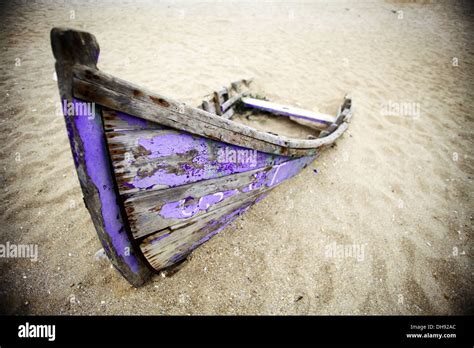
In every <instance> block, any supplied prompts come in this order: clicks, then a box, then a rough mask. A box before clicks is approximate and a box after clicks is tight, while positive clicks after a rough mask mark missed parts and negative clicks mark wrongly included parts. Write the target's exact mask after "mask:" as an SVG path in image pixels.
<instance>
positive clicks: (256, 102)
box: [242, 97, 336, 124]
mask: <svg viewBox="0 0 474 348" xmlns="http://www.w3.org/2000/svg"><path fill="white" fill-rule="evenodd" d="M242 102H243V103H244V105H245V106H248V107H251V108H255V109H259V110H264V111H268V112H271V113H273V114H277V115H281V116H291V117H294V118H301V119H303V120H306V121H312V122H318V123H326V124H327V123H334V122H335V121H336V119H335V118H334V117H333V116H330V115H325V114H321V113H316V112H312V111H309V110H304V109H300V108H295V107H292V106H288V105H283V104H277V103H273V102H269V101H266V100H261V99H254V98H247V97H246V98H242Z"/></svg>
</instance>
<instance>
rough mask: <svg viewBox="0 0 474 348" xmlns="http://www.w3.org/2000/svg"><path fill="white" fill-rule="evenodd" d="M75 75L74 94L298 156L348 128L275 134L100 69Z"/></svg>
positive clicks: (169, 123) (213, 135)
mask: <svg viewBox="0 0 474 348" xmlns="http://www.w3.org/2000/svg"><path fill="white" fill-rule="evenodd" d="M74 76H75V78H74V82H73V87H74V94H75V95H76V96H78V97H81V98H85V99H86V100H91V101H95V102H97V103H99V104H101V105H105V106H108V107H110V108H112V109H114V110H117V111H122V112H125V113H127V114H130V115H133V116H138V117H141V118H144V119H147V120H150V121H154V122H158V123H161V124H164V125H167V126H170V127H173V124H174V127H175V128H178V129H183V130H186V131H188V132H190V133H193V134H197V135H202V136H205V137H209V138H213V139H216V138H217V139H219V140H223V141H225V142H228V143H230V144H234V145H238V146H243V147H250V148H253V149H256V150H259V151H263V152H269V153H275V154H283V155H289V156H296V157H299V156H305V155H312V154H314V153H315V151H314V150H315V149H317V148H318V147H320V146H323V145H327V144H330V143H332V142H333V141H334V140H335V139H336V138H337V136H339V135H341V134H342V133H343V131H345V128H347V127H342V125H343V124H344V123H343V124H341V132H334V133H332V134H336V135H337V136H336V137H334V138H333V137H326V138H324V139H315V140H307V139H293V138H287V137H284V136H276V135H272V134H269V133H267V132H263V131H259V130H257V129H254V128H251V127H248V126H245V125H242V124H239V123H236V122H234V121H232V120H227V119H224V118H222V117H219V116H217V115H214V114H211V113H208V112H206V111H204V110H201V109H198V108H193V107H190V106H187V105H185V104H182V103H179V102H176V101H174V100H172V99H171V98H167V97H166V98H165V97H163V96H160V95H158V94H156V93H151V92H149V91H147V90H145V89H142V88H140V87H138V86H136V85H133V84H131V83H128V82H126V81H123V80H120V79H117V78H114V77H113V76H110V75H108V74H105V73H103V72H101V71H98V70H94V69H90V68H87V67H76V68H75V69H74ZM196 119H199V122H196Z"/></svg>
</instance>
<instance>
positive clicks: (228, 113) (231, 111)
mask: <svg viewBox="0 0 474 348" xmlns="http://www.w3.org/2000/svg"><path fill="white" fill-rule="evenodd" d="M234 113H235V111H234V109H232V108H230V109H229V110H227V111H226V112H225V113H224V114H222V117H223V118H227V119H230V118H231V117H232V116H234Z"/></svg>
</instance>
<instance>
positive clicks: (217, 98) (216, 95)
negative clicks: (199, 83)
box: [214, 92, 224, 115]
mask: <svg viewBox="0 0 474 348" xmlns="http://www.w3.org/2000/svg"><path fill="white" fill-rule="evenodd" d="M223 101H224V100H223V98H222V97H221V94H220V93H219V92H214V105H215V106H216V114H217V115H222V106H221V103H222V102H223Z"/></svg>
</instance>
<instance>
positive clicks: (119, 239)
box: [73, 99, 139, 273]
mask: <svg viewBox="0 0 474 348" xmlns="http://www.w3.org/2000/svg"><path fill="white" fill-rule="evenodd" d="M76 102H77V100H76V99H74V100H73V103H76ZM85 116H87V115H76V116H75V117H74V122H75V125H76V129H77V131H78V133H79V136H80V138H81V139H82V143H83V146H84V162H85V165H86V170H87V175H88V176H89V177H90V178H91V180H92V182H93V184H94V185H95V187H96V188H97V191H98V192H99V197H100V201H101V206H102V216H103V219H104V227H105V232H106V233H107V234H108V235H109V236H110V239H111V241H112V245H113V247H114V249H115V251H116V253H117V254H118V255H119V256H120V257H122V258H123V260H124V261H125V263H126V264H127V265H128V266H129V267H130V270H131V271H132V272H134V273H138V271H139V265H138V261H137V259H136V258H135V256H134V255H133V254H132V253H131V250H132V246H131V245H130V241H129V239H128V236H127V233H126V232H125V228H124V225H123V222H122V219H121V213H120V209H119V206H118V205H117V197H116V195H115V190H114V186H113V185H114V184H113V181H112V173H111V171H110V168H109V163H108V157H107V153H106V151H105V149H106V146H105V139H104V136H103V128H102V124H101V123H100V120H101V118H100V117H94V118H89V117H85ZM96 116H98V115H96ZM102 243H103V245H104V247H107V245H106V243H104V241H102Z"/></svg>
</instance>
